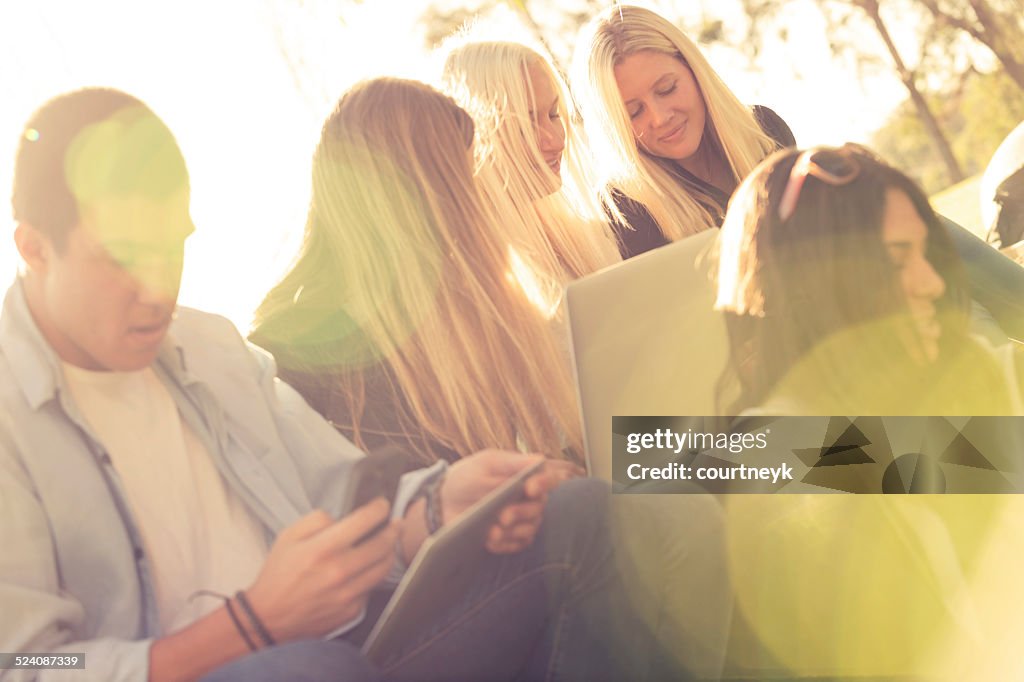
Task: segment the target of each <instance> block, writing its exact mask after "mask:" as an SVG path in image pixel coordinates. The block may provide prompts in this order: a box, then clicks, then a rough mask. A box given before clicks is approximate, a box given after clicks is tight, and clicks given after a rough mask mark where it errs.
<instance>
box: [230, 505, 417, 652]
mask: <svg viewBox="0 0 1024 682" xmlns="http://www.w3.org/2000/svg"><path fill="white" fill-rule="evenodd" d="M389 511H390V510H389V506H388V503H387V501H386V500H384V498H378V499H376V500H374V501H372V502H370V503H368V504H366V505H364V506H362V507H359V508H358V509H356V510H355V511H353V512H352V513H351V514H349V515H348V516H346V517H345V518H343V519H341V520H340V521H335V520H334V519H332V518H331V517H330V515H328V514H327V513H326V512H324V511H320V510H316V511H313V512H311V513H309V514H307V515H306V516H304V517H302V518H301V519H299V520H298V521H297V522H296V523H294V524H293V525H291V526H289V527H288V528H286V529H284V530H283V531H281V534H280V535H278V537H277V540H276V541H275V542H274V545H273V547H272V548H271V549H270V555H269V556H268V557H267V560H266V562H265V563H264V564H263V568H262V569H261V570H260V574H259V577H258V578H256V582H255V583H253V585H252V587H250V588H249V589H248V590H246V594H247V595H248V596H249V599H250V601H251V602H252V605H253V609H254V610H255V611H256V614H257V615H258V616H259V617H260V620H262V621H263V622H264V624H265V625H266V626H267V629H269V630H270V633H271V635H273V636H274V638H275V639H276V640H277V641H279V642H286V641H289V640H293V639H299V638H308V637H317V636H322V635H324V634H326V633H328V632H330V631H331V630H333V629H335V628H337V627H339V626H341V625H343V624H344V623H346V622H347V621H350V620H352V619H353V618H355V617H356V616H358V615H359V613H360V611H361V610H362V609H363V607H364V606H365V605H366V600H367V597H368V595H369V592H370V591H371V590H372V589H373V588H374V587H376V586H377V585H378V584H379V583H380V582H381V580H383V579H384V578H385V577H386V576H387V574H388V572H389V571H390V570H391V566H392V563H393V562H394V546H395V539H396V538H397V533H398V528H397V524H391V525H389V526H387V527H385V528H384V530H382V531H380V532H379V533H377V534H376V535H373V536H371V537H370V538H369V539H367V540H365V541H364V542H362V543H361V544H359V545H355V546H354V545H353V543H354V542H355V541H356V540H358V539H359V538H361V537H362V536H363V534H364V533H366V532H367V531H369V530H371V529H372V528H373V527H374V526H376V525H377V524H378V523H380V522H381V521H384V520H386V519H387V516H388V513H389Z"/></svg>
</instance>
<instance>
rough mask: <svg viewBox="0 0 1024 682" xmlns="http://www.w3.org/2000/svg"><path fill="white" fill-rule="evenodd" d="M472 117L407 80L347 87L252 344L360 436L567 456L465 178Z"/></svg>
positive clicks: (547, 389) (550, 387)
mask: <svg viewBox="0 0 1024 682" xmlns="http://www.w3.org/2000/svg"><path fill="white" fill-rule="evenodd" d="M473 139H474V125H473V120H472V119H471V118H470V116H469V115H468V114H467V113H466V112H464V111H463V110H462V109H460V108H459V107H458V106H457V105H456V104H455V102H453V101H452V100H451V99H450V98H449V97H446V96H445V95H442V94H441V93H439V92H437V91H435V90H434V89H432V88H430V87H429V86H427V85H424V84H422V83H418V82H415V81H406V80H398V79H389V78H384V79H377V80H372V81H368V82H365V83H362V84H360V85H357V86H355V87H354V88H353V89H352V90H350V91H349V92H348V93H346V94H345V95H344V96H343V97H342V98H341V100H340V101H339V103H338V105H337V107H336V108H335V110H334V112H333V113H332V114H331V116H330V117H329V118H328V119H327V122H326V123H325V124H324V128H323V132H322V134H321V138H320V143H319V145H318V147H317V151H316V154H315V157H314V165H313V198H312V202H311V206H310V211H309V217H308V221H307V224H306V233H305V238H304V243H303V245H302V248H301V251H300V253H299V255H298V258H297V260H296V261H295V263H294V265H293V266H292V267H291V270H290V271H289V272H288V273H287V274H286V275H285V276H284V278H283V279H282V281H281V282H280V283H279V284H278V285H277V286H275V287H274V289H273V290H271V291H270V293H269V294H268V295H267V297H266V299H265V300H264V301H263V303H262V304H261V305H260V307H259V309H258V310H257V313H256V320H255V325H254V330H253V333H252V336H251V338H252V340H253V341H254V342H256V343H257V344H259V345H261V346H264V347H265V348H267V349H269V350H270V351H271V352H272V353H273V354H274V355H275V356H276V358H277V361H278V364H279V367H280V375H281V377H282V378H283V379H284V380H286V381H287V382H288V383H290V384H292V385H293V386H295V387H296V388H297V389H298V390H299V391H300V392H301V393H302V394H303V395H304V396H305V397H306V399H307V400H308V401H309V402H310V404H311V405H312V406H313V407H314V408H316V409H317V410H318V411H320V412H321V413H322V414H324V415H325V416H326V417H327V418H328V419H330V420H331V421H332V422H333V423H334V424H335V426H337V427H338V428H339V429H340V430H341V431H343V432H344V433H345V435H347V436H349V437H351V438H352V440H354V441H355V443H356V444H358V445H359V446H360V447H362V448H364V449H367V450H373V449H376V448H379V447H382V446H385V445H388V444H391V445H397V446H399V447H402V448H404V449H406V450H407V451H409V452H410V453H412V454H415V455H418V456H420V457H422V458H425V459H442V458H443V459H449V460H451V459H456V458H458V457H460V456H464V455H466V454H469V453H472V452H475V451H477V450H480V449H482V448H488V447H498V448H506V449H517V448H520V449H522V448H526V449H529V450H531V451H535V452H544V453H546V454H548V455H551V456H555V457H560V456H562V452H563V451H566V452H570V453H574V455H576V456H578V455H582V452H583V450H582V445H581V434H580V430H579V426H578V420H577V411H576V402H575V391H574V387H573V384H572V382H571V377H570V373H569V370H568V366H567V363H566V362H565V361H564V357H563V351H562V349H561V347H560V345H559V344H558V342H557V341H556V340H555V335H554V334H553V333H552V331H551V329H550V327H549V325H548V322H547V320H546V319H545V318H544V316H543V315H542V314H541V312H540V311H539V310H538V309H537V308H536V307H535V306H534V305H533V304H532V303H531V302H530V301H529V300H528V296H527V294H526V292H524V290H523V288H522V287H521V286H520V285H519V283H518V282H517V281H516V279H515V278H514V277H511V276H509V273H510V272H511V267H512V264H511V263H510V255H509V250H508V240H507V239H506V237H505V235H504V234H503V232H502V227H501V225H499V224H498V223H497V222H496V221H495V220H494V218H493V217H492V215H491V212H490V211H489V210H488V209H487V208H486V207H485V202H484V201H483V200H482V199H481V197H480V194H479V192H478V190H477V188H476V185H475V183H474V180H473Z"/></svg>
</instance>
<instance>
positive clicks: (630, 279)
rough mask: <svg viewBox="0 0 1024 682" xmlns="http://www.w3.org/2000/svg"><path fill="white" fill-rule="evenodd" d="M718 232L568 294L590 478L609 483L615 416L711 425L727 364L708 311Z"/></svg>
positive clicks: (601, 275)
mask: <svg viewBox="0 0 1024 682" xmlns="http://www.w3.org/2000/svg"><path fill="white" fill-rule="evenodd" d="M718 234H719V231H718V230H705V231H704V232H701V233H699V234H696V235H694V236H692V237H687V238H686V239H683V240H681V241H678V242H673V243H672V244H669V245H667V246H663V247H661V248H659V249H655V250H653V251H649V252H647V253H645V254H642V255H640V256H637V257H636V258H631V259H630V260H627V261H625V262H623V263H620V264H618V265H614V266H612V267H610V268H606V269H604V270H601V271H600V272H597V273H594V274H592V275H588V276H586V277H583V278H582V279H579V280H576V281H575V282H573V283H571V284H570V285H569V287H568V288H567V290H566V300H565V304H566V316H567V319H568V324H569V331H570V334H571V337H572V351H573V362H574V365H575V371H576V386H577V391H578V394H579V403H580V409H581V412H582V419H583V435H584V444H585V446H586V449H587V464H588V467H589V469H590V474H591V475H592V476H597V477H599V478H603V479H605V480H609V481H610V480H611V477H612V437H613V436H612V417H613V416H615V415H631V416H639V415H665V416H669V415H671V416H675V415H695V416H696V415H714V414H718V409H717V408H716V387H717V384H718V381H719V377H720V376H721V374H722V371H723V369H724V368H725V365H726V361H727V359H728V355H729V349H728V340H727V336H726V331H725V322H724V318H723V316H722V314H721V313H719V312H716V311H715V310H714V309H713V306H714V301H715V285H714V283H713V282H712V265H713V258H712V255H711V253H710V251H711V247H712V245H713V244H714V243H715V240H716V239H717V237H718Z"/></svg>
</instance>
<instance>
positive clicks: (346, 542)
mask: <svg viewBox="0 0 1024 682" xmlns="http://www.w3.org/2000/svg"><path fill="white" fill-rule="evenodd" d="M13 203H14V217H15V220H16V222H17V228H16V232H15V241H16V243H17V247H18V250H19V252H20V254H21V256H22V258H23V260H24V263H25V269H24V272H23V274H22V275H21V276H20V277H19V278H18V280H17V281H16V282H15V283H14V285H13V286H12V287H11V288H10V290H9V291H8V293H7V296H6V300H5V302H4V306H3V312H2V314H0V518H3V522H2V524H0V546H2V547H3V552H2V553H0V613H3V617H2V618H0V650H3V651H9V652H23V653H27V652H39V653H53V654H60V653H62V652H84V653H85V656H86V662H85V669H84V670H79V671H76V672H75V673H68V672H66V671H64V672H58V671H49V670H28V669H20V670H19V669H7V670H0V679H2V680H5V681H6V680H40V681H44V680H55V679H82V680H100V681H102V682H119V681H125V682H127V681H129V680H153V681H158V680H172V679H173V680H194V679H198V678H200V677H203V676H204V675H207V674H208V673H211V671H215V672H212V674H211V675H210V676H208V679H216V680H226V679H246V680H271V679H281V680H302V679H309V680H324V679H338V680H363V679H377V678H378V677H381V676H383V677H386V678H387V679H476V680H479V679H501V678H508V679H511V678H513V677H517V676H518V677H519V679H539V678H542V677H543V678H545V679H562V678H572V679H624V677H625V676H629V677H633V676H634V674H635V673H636V672H638V668H637V667H636V666H637V665H639V664H640V663H642V662H643V661H642V660H640V659H637V658H636V655H637V653H638V652H639V651H640V650H641V649H642V648H643V645H642V644H640V643H639V642H641V640H642V639H643V633H644V631H645V628H644V627H642V623H639V622H635V621H634V620H633V619H632V617H631V616H630V615H629V614H630V613H631V612H632V609H631V607H630V606H629V604H628V603H626V600H625V591H624V590H623V589H622V587H623V586H622V584H621V579H620V577H619V575H618V571H617V569H616V561H615V559H614V556H613V553H612V551H611V549H610V542H609V539H608V537H607V535H608V533H607V528H606V522H607V519H606V516H607V515H606V507H607V499H608V495H607V491H606V489H605V488H604V486H602V485H600V484H597V483H595V482H593V481H585V480H574V481H569V482H566V483H564V484H562V485H559V483H560V481H561V480H562V479H563V478H564V477H563V476H561V475H559V474H560V472H559V471H558V470H557V469H556V468H555V467H552V466H546V467H545V468H544V469H543V470H542V472H541V473H539V474H536V475H534V476H533V477H531V478H530V479H528V481H527V486H526V490H527V498H526V500H524V501H521V502H518V503H515V504H512V505H509V506H507V507H505V508H504V509H503V510H501V511H500V512H499V514H498V515H497V517H496V520H495V522H494V524H493V525H492V526H491V528H490V529H489V531H488V535H487V539H486V547H487V549H488V550H489V552H484V553H482V555H481V558H480V559H479V561H478V565H476V566H474V571H473V573H472V575H473V578H472V579H471V580H470V581H469V584H466V585H464V586H462V587H463V588H464V589H463V590H462V594H463V595H464V598H461V599H459V600H456V601H457V602H458V603H451V604H449V605H448V606H447V607H446V608H444V609H443V610H442V611H441V612H438V613H434V614H431V617H430V618H429V619H428V620H429V621H430V622H425V623H423V627H422V628H421V636H420V637H418V638H417V640H416V641H410V642H408V643H406V644H404V645H403V646H401V647H400V650H397V651H394V652H391V653H390V655H389V656H388V658H387V660H386V661H385V662H384V663H383V665H382V669H380V670H378V669H376V668H374V666H372V665H370V664H369V663H368V662H367V661H366V660H365V659H364V658H363V657H362V656H361V654H360V653H359V650H358V644H359V643H360V641H361V639H362V638H364V637H365V635H366V632H367V630H368V626H369V624H370V623H371V622H372V620H373V618H375V617H376V615H378V614H379V610H380V606H381V604H382V603H383V600H381V599H375V600H373V601H371V600H370V595H371V592H372V591H373V590H374V589H379V587H380V586H381V585H382V584H391V585H393V584H395V582H396V581H397V579H398V578H399V577H400V575H401V573H402V570H403V569H402V566H403V565H407V564H408V562H409V561H411V560H412V558H413V557H414V555H415V554H416V552H417V550H418V549H419V547H420V545H421V544H422V542H423V540H424V539H425V538H426V537H427V535H428V534H429V532H431V531H433V530H436V526H437V525H438V524H439V523H444V522H450V521H451V520H452V519H454V518H455V517H457V516H458V515H459V514H460V513H461V512H463V511H465V510H466V509H467V508H469V507H470V506H472V505H473V504H474V503H475V502H477V501H478V500H479V499H481V498H482V497H484V496H485V495H486V494H487V493H488V492H490V491H491V490H493V489H494V488H496V487H497V486H498V485H500V484H501V483H502V482H503V481H504V480H506V479H507V478H508V477H509V476H511V475H514V474H515V473H516V472H519V471H521V470H522V469H523V468H524V467H526V466H527V465H529V464H531V463H533V462H535V461H537V460H538V458H537V457H532V456H524V455H521V454H518V453H510V452H503V451H497V450H489V451H484V452H480V453H476V454H474V455H471V456H469V457H466V458H465V459H463V460H460V461H459V462H458V463H456V464H454V465H451V466H448V467H445V465H444V464H443V463H439V464H437V465H435V466H433V467H430V468H428V469H421V470H417V471H413V472H410V473H408V474H406V475H405V476H404V477H403V478H402V480H401V482H400V485H399V490H398V494H397V497H396V500H395V503H394V505H393V506H392V507H391V509H390V511H389V507H388V504H387V503H386V502H385V501H384V500H383V499H380V498H378V499H376V500H375V501H373V502H370V503H369V504H366V505H364V506H362V507H360V508H358V509H355V510H354V511H352V512H351V513H348V514H345V513H344V510H346V509H347V508H348V505H349V504H350V503H351V500H350V499H348V497H349V493H348V492H347V491H346V483H347V482H348V479H349V475H350V472H351V470H352V467H353V464H354V463H355V462H356V461H358V460H359V459H360V458H362V457H363V453H361V452H360V451H359V450H358V449H357V448H355V446H353V445H352V444H351V443H350V442H348V441H347V440H345V439H344V438H343V437H342V436H341V435H339V434H338V433H337V432H336V431H335V430H334V429H333V428H332V427H331V426H330V425H329V424H328V423H327V422H325V421H324V420H323V419H322V418H320V416H319V415H317V414H316V413H315V412H313V411H312V410H311V409H310V408H309V407H308V406H307V405H306V404H305V403H304V402H303V401H302V400H301V398H299V397H298V395H297V394H296V393H295V392H294V391H293V390H291V389H290V388H289V387H288V386H287V385H285V384H283V383H281V382H280V381H278V380H277V379H275V376H274V375H275V368H274V365H273V362H272V360H271V359H270V358H269V356H267V355H266V354H265V353H262V352H260V351H259V350H258V349H255V348H253V347H250V346H247V345H246V343H245V342H244V341H243V340H242V338H241V337H240V336H239V335H238V333H237V331H236V330H235V329H234V328H233V327H232V326H231V324H230V323H229V322H227V321H226V320H224V319H222V318H219V317H216V316H213V315H209V314H206V313H201V312H198V311H195V310H188V309H184V308H179V307H178V306H177V305H176V301H177V295H178V287H179V283H180V278H181V272H182V264H183V257H184V243H185V240H186V238H187V237H188V236H189V234H190V233H191V232H192V231H193V225H192V221H191V218H190V216H189V182H188V174H187V171H186V168H185V163H184V160H183V158H182V156H181V153H180V151H179V149H178V146H177V144H176V142H175V140H174V137H173V135H172V134H171V133H170V131H169V130H168V129H167V127H166V126H165V125H164V124H163V122H162V121H160V119H159V118H158V117H157V116H156V115H155V114H153V112H152V111H150V110H149V109H148V108H147V107H145V105H143V104H142V103H141V102H139V101H138V100H136V99H135V98H133V97H130V96H128V95H125V94H124V93H120V92H117V91H113V90H101V89H90V90H82V91H77V92H74V93H71V94H68V95H64V96H61V97H58V98H56V99H54V100H51V101H50V102H49V103H47V104H46V105H44V106H43V108H42V109H40V110H39V112H37V113H36V115H35V116H34V117H33V118H32V119H31V120H30V121H29V123H28V125H27V126H26V128H25V130H24V133H23V137H22V140H21V145H20V147H19V150H18V156H17V161H16V168H15V188H14V195H13ZM556 486H557V489H556ZM549 493H550V498H549ZM389 514H390V518H391V519H392V520H391V523H390V524H386V525H385V527H384V529H383V530H381V531H379V532H377V533H376V535H373V536H372V537H371V538H370V539H368V540H365V541H363V542H357V539H358V538H360V537H361V536H363V535H364V533H366V532H367V531H368V530H370V529H372V528H374V527H375V526H377V525H378V524H379V523H381V522H384V521H386V520H387V519H388V517H389ZM431 526H435V527H431ZM535 540H536V541H535ZM474 561H476V560H475V559H474ZM216 594H223V595H225V597H224V598H219V597H217V596H215V595H216ZM230 595H234V596H230ZM378 602H379V603H378ZM615 623H618V624H620V625H622V629H620V630H618V631H617V632H615V635H614V636H615V640H614V641H613V640H612V638H611V633H612V631H613V627H612V626H613V624H615ZM250 650H255V653H253V652H252V651H250ZM69 675H70V677H69Z"/></svg>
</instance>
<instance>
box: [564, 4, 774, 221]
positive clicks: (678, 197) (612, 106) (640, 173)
mask: <svg viewBox="0 0 1024 682" xmlns="http://www.w3.org/2000/svg"><path fill="white" fill-rule="evenodd" d="M642 51H652V52H658V53H661V54H666V55H669V56H671V57H674V58H676V59H679V60H680V61H682V62H683V63H684V64H685V65H686V66H687V67H689V69H690V71H692V72H693V76H694V78H695V79H696V81H697V85H698V86H699V87H700V92H701V96H702V97H703V100H704V106H705V109H706V110H707V123H706V127H705V130H704V139H703V140H702V141H701V144H713V145H714V146H715V147H716V148H717V150H718V151H719V152H720V153H721V154H722V156H723V157H724V160H725V161H726V162H727V163H728V165H729V168H730V170H731V171H732V174H733V177H734V179H735V180H736V182H737V183H738V182H739V181H740V180H742V179H743V178H744V177H745V176H746V175H747V174H748V173H749V172H750V171H751V170H753V169H754V167H755V166H756V165H757V164H758V163H759V162H760V161H761V160H762V159H763V158H764V157H766V156H767V155H768V154H770V153H771V152H772V151H773V150H774V149H775V146H776V145H775V142H774V141H773V140H772V139H771V138H770V137H768V136H767V135H766V134H765V133H764V132H763V131H762V130H761V127H760V126H759V125H758V123H757V119H756V118H755V117H754V114H753V112H752V111H751V110H750V109H749V108H747V107H746V106H744V105H743V103H741V102H740V101H739V99H737V97H736V95H734V94H733V92H732V91H731V90H730V89H729V88H728V87H727V86H726V85H725V83H724V82H722V79H721V78H719V77H718V74H716V73H715V71H714V69H712V68H711V65H710V64H708V61H707V59H705V58H704V55H703V54H702V53H701V51H700V50H699V49H698V48H697V46H696V45H694V43H693V42H692V41H691V40H690V39H689V38H687V37H686V35H685V34H684V33H683V32H682V31H681V30H679V28H677V27H676V26H674V25H673V24H672V23H671V22H670V21H668V20H667V19H665V18H663V17H661V16H659V15H658V14H656V13H654V12H652V11H650V10H647V9H643V8H641V7H634V6H630V5H617V6H615V7H611V8H609V9H607V10H605V11H604V12H602V13H601V14H599V15H597V16H596V17H594V18H593V19H592V20H591V21H590V23H588V24H587V25H586V26H584V27H583V29H582V30H581V31H580V35H579V38H578V39H577V43H576V50H575V53H574V55H573V66H572V79H571V80H572V86H573V91H574V92H575V94H576V97H577V99H578V100H579V103H580V107H581V109H582V112H583V121H584V125H585V127H586V132H587V138H588V140H589V142H590V146H591V150H592V152H593V154H594V157H595V159H596V160H597V171H598V178H597V179H598V185H597V189H598V192H599V193H600V195H601V198H602V200H603V201H604V202H605V205H606V206H607V207H608V210H609V211H610V212H611V213H612V215H614V216H616V217H617V218H618V219H620V220H622V219H623V218H622V215H621V213H620V212H619V211H618V210H617V208H616V204H615V200H614V197H615V195H616V193H618V194H621V195H624V196H626V197H628V198H629V199H632V200H634V201H636V202H639V203H640V204H643V206H644V207H645V208H646V209H647V210H648V212H649V213H650V214H651V216H652V217H653V218H654V219H655V221H657V223H658V226H659V227H660V228H661V230H662V232H663V233H664V234H665V236H666V237H667V238H669V239H671V240H673V241H674V240H677V239H681V238H683V237H685V236H688V235H690V234H694V233H697V232H700V231H701V230H705V229H707V228H709V227H714V225H715V223H716V221H715V216H714V215H712V213H711V212H710V210H709V208H708V207H709V206H712V205H713V202H712V201H711V200H709V199H707V198H705V197H698V198H695V197H694V196H693V195H692V194H691V193H690V191H685V190H682V189H680V187H679V181H678V180H677V179H675V178H674V177H673V176H672V174H671V173H670V171H669V170H667V169H666V168H664V167H663V166H662V165H661V164H663V163H664V161H659V160H657V159H656V157H653V156H651V155H650V154H648V153H647V152H645V151H641V150H640V149H639V148H638V146H637V143H636V139H635V136H634V134H633V129H632V127H631V125H630V121H629V114H628V113H627V112H626V107H625V104H623V101H622V96H621V94H620V93H619V88H618V85H617V84H616V81H615V66H616V65H618V64H620V63H622V61H623V60H625V59H626V58H627V57H629V56H630V55H633V54H635V53H637V52H642ZM700 198H704V199H705V200H704V201H700V200H699V199H700Z"/></svg>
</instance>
